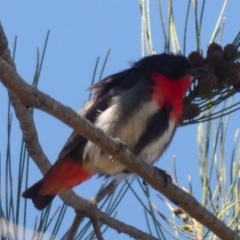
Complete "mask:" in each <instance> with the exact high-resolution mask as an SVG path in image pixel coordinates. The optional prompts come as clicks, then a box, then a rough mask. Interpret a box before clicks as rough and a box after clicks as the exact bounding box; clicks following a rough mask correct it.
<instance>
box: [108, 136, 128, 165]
mask: <svg viewBox="0 0 240 240" xmlns="http://www.w3.org/2000/svg"><path fill="white" fill-rule="evenodd" d="M114 140H115V142H116V143H117V144H118V146H119V152H121V151H125V150H126V149H127V145H126V143H124V142H123V141H121V140H120V139H119V138H114ZM109 161H110V162H115V159H114V158H113V157H112V156H109Z"/></svg>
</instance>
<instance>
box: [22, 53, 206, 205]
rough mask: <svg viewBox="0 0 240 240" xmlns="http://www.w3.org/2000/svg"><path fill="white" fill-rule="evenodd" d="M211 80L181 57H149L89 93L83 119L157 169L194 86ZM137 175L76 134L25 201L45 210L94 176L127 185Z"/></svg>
mask: <svg viewBox="0 0 240 240" xmlns="http://www.w3.org/2000/svg"><path fill="white" fill-rule="evenodd" d="M205 74H207V71H206V70H205V69H203V68H196V67H193V66H192V65H191V64H190V62H189V60H188V59H187V58H186V57H185V56H183V55H181V54H172V53H161V54H155V55H151V56H146V57H143V58H141V59H140V60H138V61H136V62H134V63H132V64H131V66H130V68H129V69H126V70H123V71H120V72H118V73H116V74H113V75H110V76H108V77H106V78H104V79H103V80H100V81H99V82H97V83H95V84H93V85H92V86H91V87H90V88H89V89H90V91H93V92H94V94H93V97H92V98H91V99H90V100H89V101H88V102H86V103H85V104H84V106H83V108H82V110H80V112H79V114H80V115H81V116H83V117H85V118H86V119H87V120H88V121H90V122H92V123H93V124H94V125H95V126H96V127H99V128H101V129H102V130H103V131H104V133H105V134H107V135H109V136H111V137H113V138H117V139H120V140H121V141H122V142H123V143H124V144H126V147H127V148H128V149H129V150H130V151H131V152H132V153H134V154H135V155H136V156H137V157H138V158H139V159H140V160H142V161H144V162H146V163H148V164H149V165H153V164H154V163H155V162H156V161H157V160H158V159H159V158H160V156H161V155H162V154H163V152H164V151H165V150H166V149H167V147H168V146H169V144H170V142H171V140H172V138H173V136H174V133H175V131H176V128H177V126H178V123H179V121H180V118H181V114H182V108H183V98H184V96H185V95H186V93H187V91H188V90H189V88H190V85H191V83H192V82H193V80H195V79H197V78H199V77H200V76H202V75H205ZM133 174H134V173H133V172H132V171H131V170H130V169H128V168H127V167H126V166H124V165H123V164H122V163H121V162H119V161H117V160H115V159H112V158H111V157H109V154H108V153H106V152H105V151H103V150H102V149H101V148H100V147H98V146H97V145H95V144H94V143H92V142H91V141H89V140H88V139H86V138H85V137H83V136H82V135H81V134H79V133H78V132H76V131H73V132H72V134H71V135H70V137H69V139H68V140H67V142H66V144H65V145H64V147H63V149H62V150H61V152H60V154H59V156H58V159H57V161H56V162H55V163H54V164H53V166H52V167H51V168H50V170H49V171H48V172H47V173H46V175H45V176H44V177H43V178H42V179H41V180H40V181H38V182H37V183H35V184H34V185H32V186H31V187H30V188H28V189H26V190H25V191H24V192H23V193H22V196H23V197H24V198H28V199H32V202H33V204H34V206H35V207H36V209H38V210H43V209H44V208H46V207H47V206H48V204H49V203H50V202H51V201H52V200H53V198H54V197H55V196H56V195H57V194H60V193H63V192H66V191H68V190H70V189H72V188H73V187H75V186H77V185H79V184H81V183H83V182H85V181H86V180H88V179H90V178H91V177H92V176H94V175H99V176H106V177H112V178H113V179H116V181H119V180H118V179H125V178H127V177H129V176H131V175H133Z"/></svg>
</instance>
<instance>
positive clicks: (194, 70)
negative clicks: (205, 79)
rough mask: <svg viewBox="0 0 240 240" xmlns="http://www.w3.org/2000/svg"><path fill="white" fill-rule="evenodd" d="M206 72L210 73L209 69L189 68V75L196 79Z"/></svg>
mask: <svg viewBox="0 0 240 240" xmlns="http://www.w3.org/2000/svg"><path fill="white" fill-rule="evenodd" d="M206 74H208V71H207V70H206V69H203V68H190V69H188V70H187V75H191V76H193V79H196V78H198V77H201V76H203V75H206Z"/></svg>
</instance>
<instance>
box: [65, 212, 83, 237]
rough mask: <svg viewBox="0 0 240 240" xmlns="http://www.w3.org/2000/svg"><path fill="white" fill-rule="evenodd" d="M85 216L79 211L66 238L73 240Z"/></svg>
mask: <svg viewBox="0 0 240 240" xmlns="http://www.w3.org/2000/svg"><path fill="white" fill-rule="evenodd" d="M84 218H85V216H84V215H83V214H82V213H81V212H77V213H76V216H75V218H74V220H73V223H72V225H71V228H70V229H69V231H68V234H67V238H66V240H72V239H74V238H75V236H76V234H77V231H78V228H79V226H80V224H81V223H82V221H83V220H84Z"/></svg>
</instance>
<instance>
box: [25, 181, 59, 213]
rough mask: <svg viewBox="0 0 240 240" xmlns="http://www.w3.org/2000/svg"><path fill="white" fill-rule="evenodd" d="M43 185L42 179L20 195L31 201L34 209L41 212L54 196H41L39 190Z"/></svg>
mask: <svg viewBox="0 0 240 240" xmlns="http://www.w3.org/2000/svg"><path fill="white" fill-rule="evenodd" d="M42 185H43V179H42V180H40V181H38V182H37V183H35V184H34V185H33V186H31V187H30V188H28V189H27V190H25V191H24V192H23V193H22V196H23V197H24V198H29V199H32V201H33V204H34V206H35V208H37V209H38V210H43V209H44V208H45V207H47V205H48V204H49V203H50V202H51V201H52V200H53V198H54V197H55V196H56V195H41V194H39V192H40V189H41V187H42Z"/></svg>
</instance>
